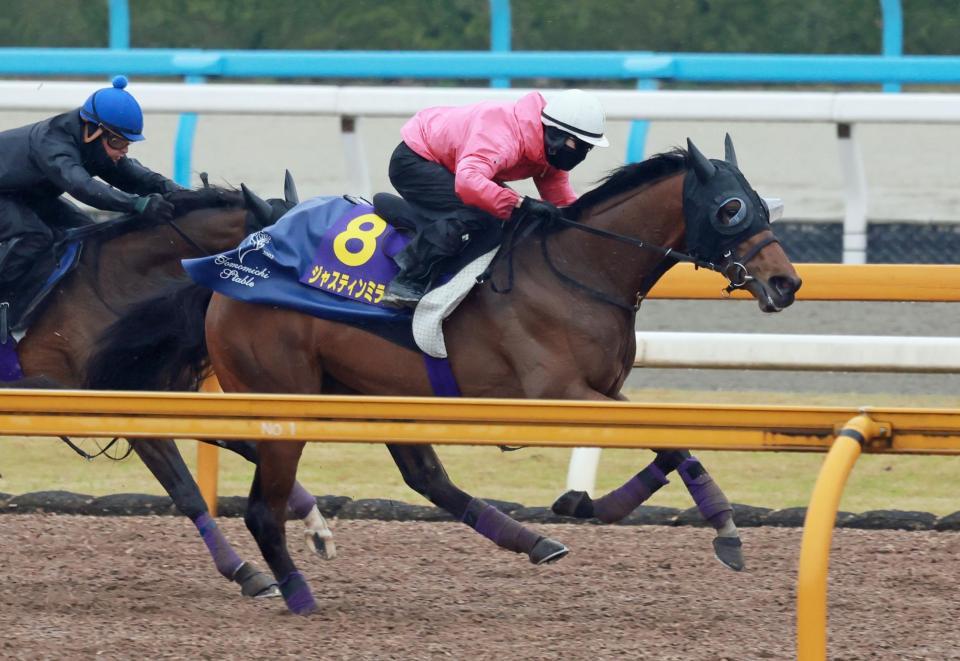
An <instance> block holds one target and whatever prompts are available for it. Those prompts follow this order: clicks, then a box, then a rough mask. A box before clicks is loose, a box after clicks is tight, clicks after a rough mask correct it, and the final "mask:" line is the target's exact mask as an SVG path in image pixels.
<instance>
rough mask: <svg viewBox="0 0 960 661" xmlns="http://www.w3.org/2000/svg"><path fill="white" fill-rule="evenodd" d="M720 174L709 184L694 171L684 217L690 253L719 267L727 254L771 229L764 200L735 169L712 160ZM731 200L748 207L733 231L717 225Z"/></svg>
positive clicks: (687, 185) (689, 178)
mask: <svg viewBox="0 0 960 661" xmlns="http://www.w3.org/2000/svg"><path fill="white" fill-rule="evenodd" d="M710 162H711V163H713V165H714V166H715V167H716V171H715V172H714V173H713V174H712V175H710V176H709V177H708V178H707V179H706V181H702V180H701V176H700V175H698V174H697V172H696V168H693V167H691V168H690V169H689V170H688V171H687V174H686V177H685V178H684V180H683V216H684V220H685V222H686V233H687V252H689V253H690V254H692V255H694V256H696V257H698V258H700V259H702V260H704V261H708V262H713V263H719V262H720V261H721V259H722V257H723V255H724V254H725V253H727V252H728V251H730V250H732V249H733V248H734V247H736V246H737V245H739V244H740V243H742V242H743V241H745V240H747V239H748V238H750V237H751V236H753V235H754V234H758V233H760V232H762V231H763V230H765V229H769V227H770V214H769V212H768V211H767V208H766V206H765V205H764V204H763V202H762V201H761V200H760V196H759V195H758V194H757V192H756V191H755V190H753V189H752V188H751V187H750V184H748V183H747V180H746V179H745V178H744V176H743V175H742V174H741V173H740V170H738V169H737V168H736V167H735V166H733V165H731V164H730V163H727V162H726V161H720V160H716V159H710ZM731 198H737V199H739V200H740V201H741V202H742V203H743V204H744V206H745V207H746V216H745V217H744V219H743V220H741V221H740V222H739V223H737V224H736V225H735V226H733V227H725V226H723V225H721V224H720V223H719V222H718V221H717V212H718V211H719V210H720V207H721V206H722V205H723V204H724V203H725V202H727V201H728V200H730V199H731Z"/></svg>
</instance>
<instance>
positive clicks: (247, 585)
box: [130, 439, 280, 597]
mask: <svg viewBox="0 0 960 661" xmlns="http://www.w3.org/2000/svg"><path fill="white" fill-rule="evenodd" d="M130 445H131V446H133V450H134V452H136V453H137V456H139V457H140V459H141V460H142V461H143V463H144V464H145V465H146V467H147V468H148V469H149V470H150V472H151V473H153V476H154V477H156V478H157V480H158V481H159V482H160V484H162V485H163V488H164V489H165V490H166V492H167V493H168V494H169V495H170V498H171V499H172V500H173V503H174V505H176V506H177V509H179V510H180V511H181V512H182V513H183V514H185V515H186V516H188V517H189V518H190V520H191V521H193V524H194V525H195V526H196V527H197V531H198V532H199V533H200V537H201V538H202V539H203V542H204V544H206V546H207V550H208V551H209V552H210V555H211V557H212V558H213V562H214V564H215V565H216V567H217V571H219V572H220V574H221V575H222V576H223V577H224V578H226V579H227V580H229V581H233V582H235V583H237V584H238V585H239V586H240V590H241V593H242V594H243V595H244V596H247V597H276V596H279V595H280V591H279V589H278V588H277V584H276V583H275V582H274V581H272V580H271V579H270V577H269V576H268V575H267V574H264V573H263V572H262V571H260V570H259V569H257V568H256V566H255V565H253V564H251V563H249V562H246V561H244V560H242V559H241V558H240V556H239V555H237V552H236V551H234V550H233V547H232V546H230V542H228V541H227V539H226V537H224V536H223V532H222V531H221V530H220V527H219V526H218V525H217V522H216V521H215V520H214V519H213V518H212V517H211V516H210V512H209V511H208V510H207V505H206V503H205V502H204V501H203V497H202V496H201V495H200V489H199V488H198V487H197V483H196V482H194V480H193V477H192V476H191V475H190V471H189V470H188V469H187V465H186V464H185V463H184V461H183V457H182V456H181V455H180V451H179V450H178V449H177V445H176V443H174V442H173V441H170V440H161V439H133V440H131V441H130Z"/></svg>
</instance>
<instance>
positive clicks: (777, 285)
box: [770, 275, 803, 297]
mask: <svg viewBox="0 0 960 661" xmlns="http://www.w3.org/2000/svg"><path fill="white" fill-rule="evenodd" d="M802 284H803V281H802V280H800V278H791V277H788V276H785V275H775V276H773V277H772V278H770V286H772V287H773V288H774V290H776V292H777V293H778V294H780V295H781V296H784V297H792V296H793V294H795V293H796V291H797V290H798V289H800V286H801V285H802Z"/></svg>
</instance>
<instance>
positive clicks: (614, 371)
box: [89, 137, 801, 613]
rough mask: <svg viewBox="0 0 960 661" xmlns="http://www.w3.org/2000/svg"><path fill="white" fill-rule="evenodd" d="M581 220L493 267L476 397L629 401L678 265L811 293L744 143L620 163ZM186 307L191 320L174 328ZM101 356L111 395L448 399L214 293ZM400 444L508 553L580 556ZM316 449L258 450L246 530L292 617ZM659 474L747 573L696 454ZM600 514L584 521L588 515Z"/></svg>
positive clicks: (405, 464) (467, 363) (121, 329)
mask: <svg viewBox="0 0 960 661" xmlns="http://www.w3.org/2000/svg"><path fill="white" fill-rule="evenodd" d="M566 216H567V218H566V220H564V221H563V222H562V224H561V225H560V226H559V227H540V228H537V227H523V226H521V227H516V228H514V231H513V232H512V234H509V235H508V239H507V241H506V245H505V246H504V247H503V248H502V249H501V258H500V259H499V260H498V261H497V262H495V266H494V267H493V268H492V270H491V274H492V278H491V279H492V281H494V282H497V283H499V288H497V287H493V286H491V285H490V283H489V282H487V283H486V284H484V285H483V286H480V287H477V288H475V289H474V290H473V291H472V292H471V293H470V294H469V295H468V296H467V298H466V299H465V300H464V301H463V303H462V304H461V305H460V306H459V307H458V308H457V309H456V311H455V312H454V313H453V314H452V315H451V316H450V317H449V318H448V319H447V320H446V322H445V324H444V334H445V336H446V346H447V348H448V352H449V361H450V365H451V367H452V373H453V375H454V376H455V378H456V382H457V384H458V385H459V389H460V391H461V392H462V394H463V395H465V396H469V397H511V398H547V399H583V400H610V399H619V398H621V395H620V389H621V387H622V386H623V383H624V380H625V379H626V377H627V374H628V373H629V371H630V369H631V367H632V364H633V357H634V352H635V335H634V329H635V321H636V312H637V310H638V308H639V305H640V302H641V301H642V300H643V298H644V296H645V295H646V293H647V292H648V291H649V290H650V289H651V288H652V287H653V286H654V284H655V283H656V282H657V280H658V279H659V278H660V277H661V276H662V275H663V274H664V273H665V272H666V271H667V270H668V269H669V268H670V267H671V266H673V265H674V264H676V263H677V262H678V261H688V262H694V263H696V264H698V265H699V266H701V267H704V268H710V269H714V270H717V271H719V272H721V273H722V274H724V275H725V276H726V277H727V278H728V279H729V280H730V285H729V289H731V290H732V289H738V288H742V289H746V290H749V291H750V292H751V293H752V294H753V295H754V297H755V298H756V299H757V300H758V302H759V305H760V309H761V310H763V311H765V312H773V311H778V310H781V309H782V308H785V307H787V306H789V305H790V304H791V303H792V302H793V300H794V294H795V292H796V291H797V289H799V287H800V284H801V282H800V278H799V277H798V275H797V273H796V271H795V270H794V268H793V266H792V265H791V263H790V262H789V260H788V259H787V257H786V255H785V254H784V252H783V250H782V248H781V247H780V245H779V244H778V243H777V240H776V238H775V237H774V235H773V232H772V230H771V227H770V222H769V210H768V209H767V207H766V205H765V204H764V202H763V201H762V200H761V198H760V197H759V196H758V195H757V193H756V192H755V191H754V190H753V189H752V188H751V187H750V185H749V184H748V183H747V181H746V179H745V178H744V177H743V175H742V174H741V173H740V171H739V169H738V168H737V163H736V156H735V154H734V151H733V145H732V143H731V142H730V140H729V137H728V139H727V144H726V157H725V159H724V160H709V159H707V158H706V157H704V156H703V155H702V154H701V153H700V152H699V151H698V150H697V149H696V147H694V146H693V145H692V143H690V142H689V141H688V150H687V151H683V150H675V151H673V152H670V153H666V154H661V155H657V156H654V157H652V158H650V159H648V160H646V161H644V162H642V163H638V164H633V165H627V166H625V167H623V168H620V169H619V170H617V171H615V172H614V173H613V174H612V175H611V176H610V177H609V178H608V179H607V180H606V181H605V182H604V183H603V184H602V185H600V186H599V187H598V188H597V189H595V190H593V191H591V192H589V193H587V194H586V195H584V196H583V197H582V198H580V200H579V201H578V202H577V203H576V204H575V205H573V206H572V207H569V208H568V209H567V210H566ZM505 283H508V286H504V285H505ZM211 297H212V298H211ZM172 310H179V311H181V314H180V315H179V316H178V317H174V316H171V315H169V314H168V311H172ZM204 319H205V332H204V330H203V323H202V320H204ZM171 338H177V345H178V346H176V347H175V348H176V349H177V351H176V352H174V353H172V354H171V353H167V352H165V351H164V348H165V347H168V346H169V345H170V339H171ZM99 346H100V350H99V351H98V353H97V354H96V355H95V356H94V358H93V360H92V362H91V366H90V368H89V375H90V379H91V381H90V385H91V386H93V387H98V388H114V387H118V386H119V387H124V388H140V389H146V390H168V389H175V390H179V389H187V388H190V387H196V385H197V383H199V381H200V379H201V378H202V376H203V375H204V373H205V372H206V370H208V369H209V368H210V367H211V366H212V368H213V369H214V370H215V371H216V373H217V375H218V377H219V379H220V383H221V384H222V386H223V388H224V390H226V391H232V392H272V393H321V392H322V393H333V394H349V393H361V394H369V395H414V396H426V395H431V394H433V390H432V389H431V382H430V379H429V378H428V373H427V369H426V367H425V364H424V360H423V356H422V355H421V354H420V353H418V352H416V351H413V350H409V349H407V348H402V347H398V346H397V345H396V344H394V343H391V342H390V341H388V340H386V339H383V338H382V337H380V336H377V335H373V334H371V333H369V332H367V331H365V330H361V329H359V328H356V327H353V326H349V325H345V324H343V323H338V322H334V321H329V320H324V319H320V318H317V317H314V316H309V315H307V314H304V313H301V312H298V311H295V310H293V309H287V308H283V307H276V306H267V305H255V304H251V303H248V302H243V301H240V300H236V299H234V298H228V297H226V296H223V295H221V294H212V293H211V292H210V291H208V290H205V289H204V288H202V287H200V286H190V287H186V288H182V289H178V290H173V291H170V292H168V293H167V294H165V295H164V296H161V297H158V298H157V299H155V300H154V301H151V302H148V303H145V304H144V305H142V306H139V307H137V308H136V309H134V310H133V312H132V313H131V314H130V315H128V316H126V317H125V318H123V319H122V320H120V321H119V322H117V323H116V324H114V325H113V326H112V327H111V329H110V330H109V331H108V333H107V334H106V335H105V336H104V338H102V340H101V341H100V342H99ZM151 351H157V352H159V354H158V355H157V356H156V357H155V360H156V361H158V362H162V363H163V364H165V365H166V366H167V369H166V371H165V372H162V373H161V372H158V371H147V372H145V373H143V374H137V373H134V372H132V371H131V370H130V369H129V365H131V364H135V357H136V356H137V355H139V354H142V353H146V352H151ZM132 360H133V361H134V362H133V363H132V362H131V361H132ZM585 444H586V445H588V444H589V439H585ZM388 448H389V450H390V453H391V455H392V456H393V458H394V460H395V462H396V463H397V465H398V467H399V468H400V471H401V472H402V474H403V477H404V479H405V480H406V482H407V484H409V485H410V486H411V487H412V488H413V489H414V490H416V491H417V492H418V493H421V494H423V495H424V496H425V497H426V498H428V499H429V500H430V501H431V502H433V503H435V504H436V505H438V506H440V507H442V508H444V509H446V510H447V511H448V512H450V513H452V514H453V515H454V516H455V517H456V518H457V519H458V520H460V521H462V522H464V523H466V524H467V525H469V526H470V527H472V528H474V529H475V530H477V531H478V532H480V533H481V534H483V535H485V536H486V537H488V538H490V539H491V540H492V541H493V542H494V543H496V544H497V545H499V546H501V547H503V548H506V549H509V550H512V551H516V552H522V553H526V554H527V555H528V556H529V557H530V559H531V560H532V561H534V562H537V563H540V562H547V561H550V560H555V559H557V558H559V557H561V556H562V555H564V554H565V553H566V552H567V549H566V547H564V546H563V545H561V544H559V543H558V542H555V541H553V540H551V539H549V538H547V537H543V536H541V535H539V534H537V533H536V532H534V531H532V530H530V529H528V528H526V527H525V526H523V525H521V524H520V523H518V522H516V521H514V520H513V519H511V518H509V517H508V516H507V515H505V514H503V513H501V512H500V511H498V510H497V509H495V508H494V507H492V506H491V505H489V504H487V503H485V502H483V501H482V500H479V499H477V498H473V497H472V496H470V495H469V494H467V493H465V492H463V491H462V490H460V489H459V488H457V487H456V486H455V485H454V484H453V483H452V482H451V481H450V479H449V478H448V476H447V474H446V472H445V471H444V469H443V466H442V465H441V464H440V461H439V459H438V457H437V455H436V454H435V452H434V451H433V449H432V448H431V447H429V446H424V445H399V444H388ZM302 450H303V443H302V442H275V441H272V442H269V443H262V444H260V463H259V465H258V467H257V472H256V476H255V478H254V482H253V485H252V487H251V491H250V499H249V505H248V509H247V514H246V523H247V527H248V528H249V529H250V530H251V532H252V533H253V535H254V537H255V538H256V539H257V542H258V544H259V546H260V550H261V551H262V553H263V555H264V558H265V559H266V561H267V563H268V564H269V565H270V568H271V569H272V570H273V572H274V575H275V576H276V578H277V580H278V582H279V585H280V589H281V592H282V594H283V596H284V599H285V600H286V602H287V605H288V607H289V608H290V609H291V610H292V611H294V612H296V613H309V612H311V611H313V610H314V609H315V608H316V603H315V601H314V599H313V596H312V594H311V592H310V589H309V587H308V585H307V583H306V580H305V579H304V578H303V576H302V575H301V574H300V573H299V572H298V571H297V569H296V567H295V566H294V564H293V562H292V560H291V559H290V555H289V553H288V551H287V547H286V540H285V536H284V515H285V511H286V502H287V499H288V497H289V495H290V491H291V489H292V488H293V485H294V477H295V475H296V470H297V464H298V462H299V459H300V455H301V452H302ZM656 465H657V469H658V470H659V471H660V473H655V474H654V475H653V477H654V480H655V481H659V482H662V481H663V479H665V478H663V477H662V475H661V473H662V474H666V473H668V472H669V471H671V470H674V469H677V470H680V471H681V475H682V476H683V479H684V482H685V484H686V485H687V487H688V489H690V492H691V495H692V496H693V498H694V500H695V502H696V503H697V505H698V506H699V508H700V510H701V512H702V513H703V514H704V516H705V517H706V518H707V519H709V520H710V522H711V523H712V524H713V525H714V527H715V528H716V529H717V533H718V538H717V539H718V540H725V541H722V542H716V541H715V550H716V553H717V555H718V557H720V558H721V560H724V561H725V562H726V563H727V564H728V565H730V566H732V567H734V568H739V567H741V566H742V558H741V556H740V544H739V538H738V536H737V532H736V526H735V525H734V524H733V520H732V516H731V508H730V507H729V504H728V503H727V500H726V498H725V497H723V494H722V492H720V490H719V488H717V486H716V485H715V484H714V483H713V481H712V479H711V478H710V476H709V474H708V473H707V472H706V471H705V470H704V469H703V467H702V466H701V465H700V464H699V462H695V461H694V460H692V458H691V457H690V455H689V453H686V452H658V453H657V462H656ZM642 475H644V476H645V477H649V476H648V475H646V474H642ZM643 484H644V485H646V482H644V483H643ZM655 487H656V482H654V483H653V484H652V485H650V486H643V485H640V486H637V487H635V488H634V489H633V490H634V491H639V492H642V490H643V489H644V488H646V489H647V490H648V491H650V492H652V491H653V490H654V489H655ZM633 495H635V494H632V495H631V497H633ZM641 495H642V493H641ZM601 500H602V499H601ZM616 500H618V501H620V500H623V503H622V504H620V505H619V508H620V510H622V509H624V508H628V507H630V502H627V500H626V499H620V498H619V497H618V498H617V499H616ZM634 500H637V499H636V498H634ZM585 502H586V501H584V500H582V499H581V501H580V503H573V507H572V509H573V510H575V511H576V513H579V514H585V513H586V512H585V509H586V507H587V505H584V504H583V503H585ZM604 504H606V503H604ZM593 505H594V509H593V510H592V511H591V512H590V514H597V515H600V510H603V509H604V508H603V507H602V506H601V503H600V502H599V501H598V502H597V503H594V504H593ZM598 508H599V509H598ZM616 509H617V508H610V510H611V511H614V510H616ZM604 511H605V510H604ZM617 513H618V514H621V513H622V511H618V512H617ZM604 516H605V517H606V515H604ZM606 518H610V517H606Z"/></svg>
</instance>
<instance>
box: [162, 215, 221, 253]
mask: <svg viewBox="0 0 960 661" xmlns="http://www.w3.org/2000/svg"><path fill="white" fill-rule="evenodd" d="M167 225H169V226H170V227H172V228H173V230H174V231H175V232H176V233H177V234H179V235H180V238H181V239H183V240H184V241H186V242H187V244H189V245H190V246H191V247H192V248H193V249H194V250H196V251H197V252H198V253H200V254H201V255H203V256H204V257H210V256H211V253H209V252H207V251H206V250H204V248H203V247H202V246H201V245H200V244H199V243H197V242H196V241H194V240H193V239H192V238H190V235H189V234H187V233H186V232H184V231H183V230H182V229H180V226H179V225H177V221H175V220H168V221H167Z"/></svg>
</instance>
